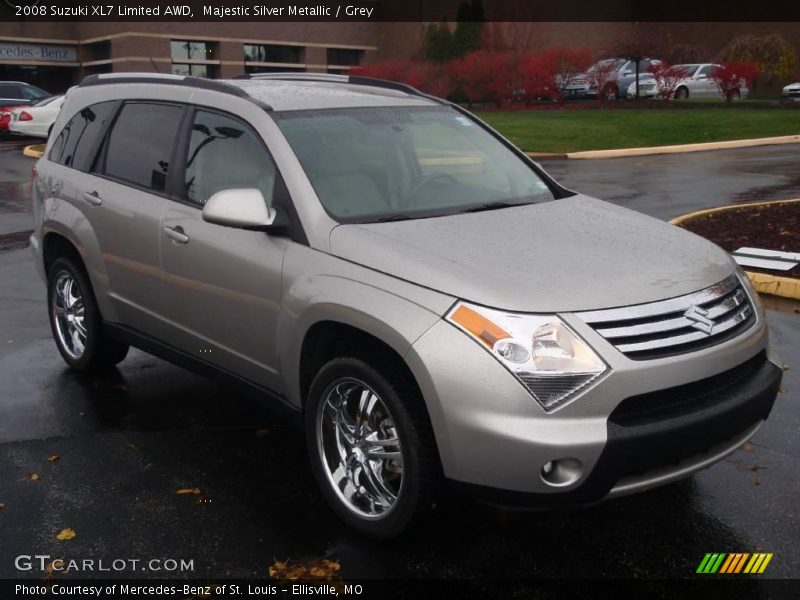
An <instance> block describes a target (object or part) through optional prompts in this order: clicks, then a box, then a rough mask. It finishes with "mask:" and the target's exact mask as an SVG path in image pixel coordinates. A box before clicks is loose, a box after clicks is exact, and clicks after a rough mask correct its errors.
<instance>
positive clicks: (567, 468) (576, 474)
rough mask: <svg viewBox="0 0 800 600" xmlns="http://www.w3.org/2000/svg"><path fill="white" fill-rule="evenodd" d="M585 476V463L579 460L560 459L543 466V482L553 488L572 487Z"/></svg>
mask: <svg viewBox="0 0 800 600" xmlns="http://www.w3.org/2000/svg"><path fill="white" fill-rule="evenodd" d="M581 475H583V463H581V461H579V460H578V459H577V458H559V459H558V460H551V461H548V462H546V463H545V464H544V465H543V466H542V480H543V481H544V482H545V483H546V484H547V485H552V486H553V487H563V486H566V485H572V484H573V483H575V482H576V481H578V480H579V479H580V478H581Z"/></svg>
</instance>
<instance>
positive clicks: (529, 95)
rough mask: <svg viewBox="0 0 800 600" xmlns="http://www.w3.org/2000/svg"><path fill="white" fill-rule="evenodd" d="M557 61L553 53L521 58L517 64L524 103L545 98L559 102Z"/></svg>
mask: <svg viewBox="0 0 800 600" xmlns="http://www.w3.org/2000/svg"><path fill="white" fill-rule="evenodd" d="M557 71H558V60H557V57H556V56H555V55H554V54H553V53H547V52H546V53H544V54H539V55H530V54H529V55H526V56H523V57H522V59H521V60H520V62H519V67H518V69H517V72H518V74H519V85H520V88H521V89H522V90H523V91H524V92H525V102H526V104H530V103H531V102H533V101H534V100H538V99H540V98H547V99H549V100H559V99H560V98H561V92H560V91H559V86H558V84H557V83H556V77H557Z"/></svg>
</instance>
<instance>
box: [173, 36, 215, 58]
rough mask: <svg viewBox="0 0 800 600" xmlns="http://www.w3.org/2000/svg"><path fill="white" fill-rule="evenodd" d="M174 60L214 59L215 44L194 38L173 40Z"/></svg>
mask: <svg viewBox="0 0 800 600" xmlns="http://www.w3.org/2000/svg"><path fill="white" fill-rule="evenodd" d="M171 50H172V62H182V61H187V60H214V48H213V44H210V43H208V42H195V41H192V40H172V43H171Z"/></svg>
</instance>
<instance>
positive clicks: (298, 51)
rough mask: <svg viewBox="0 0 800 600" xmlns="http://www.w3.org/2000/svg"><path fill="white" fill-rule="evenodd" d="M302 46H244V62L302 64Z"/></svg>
mask: <svg viewBox="0 0 800 600" xmlns="http://www.w3.org/2000/svg"><path fill="white" fill-rule="evenodd" d="M303 50H305V49H304V48H303V47H302V46H281V45H278V44H245V45H244V61H245V62H262V63H263V62H271V63H293V64H298V63H302V62H303Z"/></svg>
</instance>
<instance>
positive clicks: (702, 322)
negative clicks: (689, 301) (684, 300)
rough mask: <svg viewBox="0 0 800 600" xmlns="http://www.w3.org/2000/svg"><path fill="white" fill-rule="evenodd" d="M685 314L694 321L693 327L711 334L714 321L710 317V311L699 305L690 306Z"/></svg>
mask: <svg viewBox="0 0 800 600" xmlns="http://www.w3.org/2000/svg"><path fill="white" fill-rule="evenodd" d="M683 316H684V317H686V318H687V319H689V320H690V321H692V327H694V328H695V329H699V330H700V331H702V332H703V333H706V334H708V335H711V330H712V329H714V325H715V323H714V321H713V320H712V319H709V318H708V311H707V310H706V309H705V308H700V307H699V306H690V307H689V308H688V309H687V310H686V312H685V313H683Z"/></svg>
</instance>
